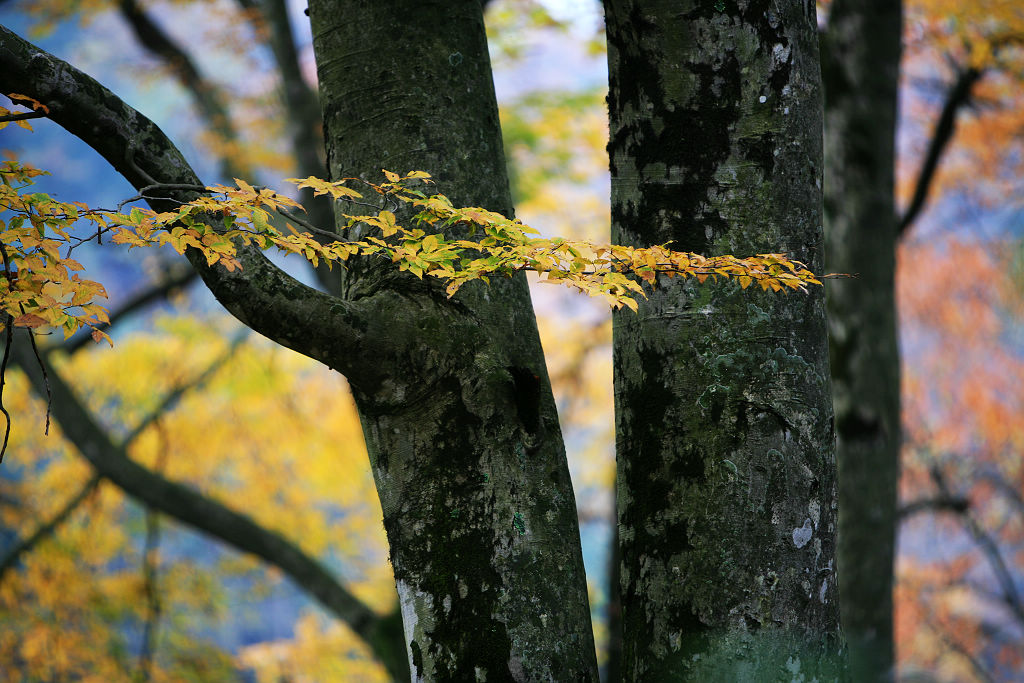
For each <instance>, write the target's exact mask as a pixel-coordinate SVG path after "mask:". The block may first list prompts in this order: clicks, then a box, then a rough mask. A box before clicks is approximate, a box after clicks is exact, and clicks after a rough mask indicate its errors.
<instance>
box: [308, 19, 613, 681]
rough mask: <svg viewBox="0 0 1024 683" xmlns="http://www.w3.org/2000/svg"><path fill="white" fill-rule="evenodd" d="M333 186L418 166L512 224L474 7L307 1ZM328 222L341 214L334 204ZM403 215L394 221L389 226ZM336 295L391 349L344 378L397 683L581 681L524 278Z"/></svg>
mask: <svg viewBox="0 0 1024 683" xmlns="http://www.w3.org/2000/svg"><path fill="white" fill-rule="evenodd" d="M310 16H311V20H312V24H313V36H314V49H315V51H316V56H317V64H318V71H319V78H320V99H321V104H322V109H323V118H324V125H325V133H326V135H325V137H326V141H327V156H328V166H329V170H330V173H331V175H332V177H334V178H340V177H347V176H359V177H363V178H365V179H368V180H372V181H380V180H381V179H382V177H381V174H380V169H381V168H382V167H384V168H387V169H388V170H394V171H397V172H402V173H404V172H408V171H411V170H424V171H427V172H429V173H431V174H432V175H433V176H434V178H435V179H436V180H437V182H438V186H439V189H440V190H441V191H442V192H444V193H445V194H447V195H448V196H449V197H451V198H452V200H453V201H454V202H455V203H456V204H461V205H472V206H482V207H485V208H487V209H491V210H495V211H500V212H502V213H504V214H506V215H510V214H511V210H512V207H511V199H510V196H509V189H508V180H507V177H506V173H505V162H504V158H503V152H502V143H501V135H500V129H499V125H498V112H497V106H496V103H495V99H494V88H493V84H492V80H491V70H490V62H489V58H488V53H487V44H486V38H485V35H484V26H483V17H482V12H481V5H480V3H479V0H463V1H460V2H438V1H436V0H435V1H430V2H428V1H425V0H417V1H415V2H413V1H408V0H405V1H402V2H388V3H382V2H372V1H362V2H345V3H337V2H328V1H327V0H320V1H315V2H311V3H310ZM342 210H344V207H342ZM406 218H408V216H406ZM341 291H342V298H343V299H346V300H347V301H349V302H357V301H358V302H360V305H361V306H363V307H368V308H370V309H372V310H374V311H375V314H374V315H372V316H369V320H370V322H369V325H370V327H371V330H370V331H368V336H369V338H371V339H373V338H377V337H378V336H383V337H385V338H387V339H388V340H389V344H392V345H394V346H395V348H397V349H398V351H397V353H395V354H394V355H393V356H389V357H388V358H389V359H394V360H393V361H391V360H387V361H385V360H383V359H378V358H375V357H374V350H373V349H353V353H363V354H366V362H367V363H370V364H373V363H380V362H393V365H391V366H389V367H387V372H386V373H384V374H385V375H386V379H385V380H383V381H379V382H358V381H356V382H352V388H353V393H354V395H355V398H356V404H357V406H358V409H359V412H360V416H361V419H362V423H363V430H364V434H365V437H366V441H367V448H368V451H369V453H370V460H371V465H372V468H373V473H374V477H375V479H376V483H377V490H378V493H379V494H380V499H381V505H382V508H383V511H384V527H385V529H386V531H387V535H388V541H389V543H390V548H391V562H392V565H393V567H394V572H395V580H396V584H397V586H398V592H399V598H400V601H401V607H402V614H403V619H404V623H405V634H406V645H407V647H408V650H409V657H410V664H411V668H412V673H413V679H414V680H417V681H418V680H466V679H471V678H472V677H473V676H475V677H476V679H477V680H492V681H493V680H516V681H525V680H558V681H569V680H596V678H597V665H596V659H595V655H594V645H593V635H592V632H591V624H590V611H589V605H588V601H587V592H586V580H585V576H584V572H583V561H582V553H581V550H580V541H579V530H578V524H577V521H576V504H575V498H574V495H573V490H572V486H571V482H570V480H569V472H568V468H567V463H566V458H565V451H564V446H563V443H562V437H561V433H560V428H559V424H558V417H557V414H556V412H555V404H554V400H553V398H552V395H551V389H550V384H549V381H548V376H547V370H546V368H545V364H544V356H543V352H542V350H541V346H540V340H539V336H538V334H537V327H536V321H535V318H534V314H533V309H532V305H531V303H530V297H529V292H528V289H527V285H526V281H525V279H524V278H522V277H517V278H514V279H505V278H494V279H492V280H491V284H490V286H489V287H488V286H485V285H484V284H482V283H479V284H477V285H470V286H467V287H466V288H464V289H463V290H462V291H461V292H460V293H459V295H458V296H456V297H454V298H453V299H450V300H449V299H447V298H446V297H445V295H444V292H443V289H441V288H439V287H438V286H437V283H436V282H433V283H432V282H426V281H420V280H417V279H416V278H415V277H413V276H412V275H410V274H409V273H399V272H397V269H395V268H394V267H393V266H392V265H391V264H389V263H382V262H381V261H380V260H369V259H368V260H363V261H356V262H351V263H350V265H349V268H348V270H347V271H346V272H345V274H344V277H343V281H342V286H341Z"/></svg>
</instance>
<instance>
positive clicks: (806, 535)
mask: <svg viewBox="0 0 1024 683" xmlns="http://www.w3.org/2000/svg"><path fill="white" fill-rule="evenodd" d="M813 535H814V527H812V526H811V520H810V519H805V520H804V525H803V526H801V527H797V528H796V529H793V545H795V546H796V547H797V548H803V547H804V546H805V545H807V542H808V541H810V540H811V536H813Z"/></svg>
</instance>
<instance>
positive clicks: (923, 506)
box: [897, 496, 971, 521]
mask: <svg viewBox="0 0 1024 683" xmlns="http://www.w3.org/2000/svg"><path fill="white" fill-rule="evenodd" d="M970 506H971V501H969V500H968V499H967V498H960V497H954V498H947V497H945V496H937V497H934V498H919V499H918V500H912V501H910V502H909V503H906V504H905V505H903V506H901V507H900V509H899V511H898V512H897V515H898V516H899V518H900V521H903V520H906V519H907V518H908V517H913V516H914V515H916V514H918V513H920V512H928V511H934V512H953V513H955V514H963V513H965V512H967V510H968V509H970Z"/></svg>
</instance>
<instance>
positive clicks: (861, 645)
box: [822, 0, 901, 681]
mask: <svg viewBox="0 0 1024 683" xmlns="http://www.w3.org/2000/svg"><path fill="white" fill-rule="evenodd" d="M826 36H827V37H826V43H825V44H824V45H823V49H822V55H823V65H824V76H825V93H826V109H825V111H826V118H825V160H826V174H825V220H826V237H827V240H826V259H825V263H826V266H827V268H828V270H830V271H835V272H840V273H856V274H857V277H856V278H851V279H840V280H833V281H830V282H829V285H828V310H829V333H830V342H831V345H830V351H831V360H832V363H831V364H832V389H833V397H834V400H835V412H836V431H837V433H838V459H839V553H838V556H839V563H838V566H839V579H840V584H841V587H842V590H841V607H842V617H843V628H844V630H845V632H846V636H847V639H848V641H849V644H850V652H851V664H852V670H853V673H854V677H855V679H856V680H858V681H879V680H892V678H893V675H894V672H893V671H892V667H893V661H894V660H893V621H892V619H893V618H892V610H893V599H892V585H893V557H894V546H895V536H896V525H897V513H896V495H897V493H896V487H897V483H898V480H899V450H900V395H899V391H900V367H899V351H898V347H897V337H896V304H895V289H894V274H895V259H896V242H897V239H898V229H897V224H898V220H897V217H896V210H895V206H894V203H893V174H894V165H895V129H896V95H897V86H898V76H899V63H900V37H901V3H900V2H898V1H893V0H836V1H835V2H834V3H833V4H832V8H831V11H830V13H829V23H828V31H827V34H826Z"/></svg>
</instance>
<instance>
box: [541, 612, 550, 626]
mask: <svg viewBox="0 0 1024 683" xmlns="http://www.w3.org/2000/svg"><path fill="white" fill-rule="evenodd" d="M540 625H541V626H543V627H544V628H547V627H548V615H547V612H544V613H542V614H541V615H540Z"/></svg>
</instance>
